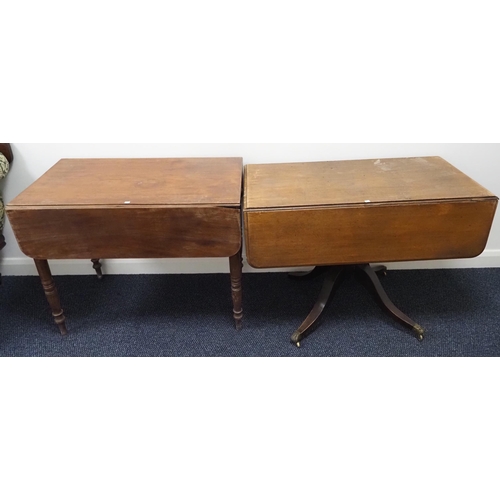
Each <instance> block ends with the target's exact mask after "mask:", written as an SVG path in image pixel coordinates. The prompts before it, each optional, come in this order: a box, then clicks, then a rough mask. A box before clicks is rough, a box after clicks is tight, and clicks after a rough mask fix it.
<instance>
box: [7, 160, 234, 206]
mask: <svg viewBox="0 0 500 500" xmlns="http://www.w3.org/2000/svg"><path fill="white" fill-rule="evenodd" d="M241 183H242V159H241V158H146V159H141V158H89V159H63V160H60V161H59V162H58V163H56V164H55V165H54V166H53V167H52V168H50V169H49V170H48V171H47V172H45V174H43V175H42V176H41V177H40V178H39V179H37V180H36V181H35V182H34V183H33V184H32V185H31V186H29V187H28V188H27V189H26V190H25V191H23V192H22V193H21V194H19V195H18V196H17V197H16V198H14V199H13V200H12V201H11V202H10V203H9V206H10V207H11V208H15V207H17V206H37V207H40V206H57V205H71V206H75V205H108V206H109V205H124V204H127V205H128V204H130V205H199V204H201V205H218V206H233V207H239V206H240V199H241Z"/></svg>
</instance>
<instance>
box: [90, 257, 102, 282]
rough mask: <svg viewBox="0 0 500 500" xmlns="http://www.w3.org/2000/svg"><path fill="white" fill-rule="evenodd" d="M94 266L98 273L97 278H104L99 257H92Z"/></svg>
mask: <svg viewBox="0 0 500 500" xmlns="http://www.w3.org/2000/svg"><path fill="white" fill-rule="evenodd" d="M91 260H92V264H93V266H92V267H93V268H94V270H95V272H96V274H97V279H100V280H101V279H102V264H101V263H100V262H99V259H91Z"/></svg>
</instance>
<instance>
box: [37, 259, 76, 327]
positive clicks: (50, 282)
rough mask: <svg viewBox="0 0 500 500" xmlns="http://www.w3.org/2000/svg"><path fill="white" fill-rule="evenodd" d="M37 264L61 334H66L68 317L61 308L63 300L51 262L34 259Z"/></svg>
mask: <svg viewBox="0 0 500 500" xmlns="http://www.w3.org/2000/svg"><path fill="white" fill-rule="evenodd" d="M34 260H35V265H36V268H37V271H38V274H39V275H40V280H41V281H42V286H43V291H44V292H45V297H47V301H48V303H49V305H50V308H51V310H52V316H53V317H54V321H55V322H56V324H57V326H58V327H59V331H60V332H61V335H66V334H67V333H68V331H67V330H66V323H65V321H66V318H65V317H64V314H63V310H62V309H61V302H60V300H59V294H58V293H57V288H56V284H55V283H54V279H53V278H52V273H51V272H50V267H49V263H48V262H47V261H46V260H39V259H34Z"/></svg>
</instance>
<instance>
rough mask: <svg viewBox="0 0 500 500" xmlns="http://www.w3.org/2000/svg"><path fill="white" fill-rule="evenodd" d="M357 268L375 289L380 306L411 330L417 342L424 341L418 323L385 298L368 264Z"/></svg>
mask: <svg viewBox="0 0 500 500" xmlns="http://www.w3.org/2000/svg"><path fill="white" fill-rule="evenodd" d="M357 267H358V269H361V270H362V271H363V272H364V273H365V274H366V275H367V276H368V278H370V281H371V282H372V283H373V286H374V287H375V291H376V293H377V295H378V296H379V298H380V300H381V301H382V304H383V305H384V307H385V308H386V309H387V311H389V313H391V314H392V315H393V316H394V317H395V318H396V319H399V320H401V321H402V322H403V323H405V324H406V325H408V326H409V327H410V328H412V329H413V331H414V333H415V336H416V337H417V339H418V340H420V341H422V340H424V329H423V328H422V327H421V326H420V325H419V324H418V323H416V322H415V321H413V320H412V319H411V318H409V317H408V316H406V314H404V313H403V312H401V311H400V310H399V309H398V308H397V307H396V306H395V305H394V304H393V302H392V301H391V300H390V299H389V297H388V296H387V293H386V292H385V290H384V288H383V287H382V284H381V283H380V280H379V279H378V276H377V275H376V273H375V270H374V269H373V268H372V267H371V266H370V264H363V265H359V266H357Z"/></svg>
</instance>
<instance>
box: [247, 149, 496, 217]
mask: <svg viewBox="0 0 500 500" xmlns="http://www.w3.org/2000/svg"><path fill="white" fill-rule="evenodd" d="M485 197H486V198H488V197H491V198H494V197H495V196H494V195H493V194H492V193H490V192H489V191H488V190H487V189H485V188H484V187H482V186H481V185H480V184H478V183H477V182H475V181H474V180H472V179H471V178H470V177H468V176H467V175H465V174H464V173H463V172H461V171H460V170H458V169H457V168H455V167H454V166H452V165H450V164H449V163H448V162H446V161H445V160H443V159H442V158H440V157H437V156H434V157H420V158H389V159H373V160H347V161H325V162H308V163H277V164H267V165H266V164H264V165H247V166H246V169H245V198H244V208H245V209H248V210H252V209H266V208H291V207H308V206H310V207H313V206H314V207H317V206H327V205H349V204H356V203H361V204H363V203H367V202H370V203H391V202H405V201H407V202H420V201H425V200H452V199H473V198H485Z"/></svg>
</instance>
